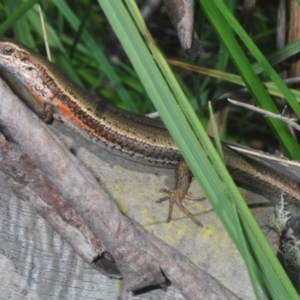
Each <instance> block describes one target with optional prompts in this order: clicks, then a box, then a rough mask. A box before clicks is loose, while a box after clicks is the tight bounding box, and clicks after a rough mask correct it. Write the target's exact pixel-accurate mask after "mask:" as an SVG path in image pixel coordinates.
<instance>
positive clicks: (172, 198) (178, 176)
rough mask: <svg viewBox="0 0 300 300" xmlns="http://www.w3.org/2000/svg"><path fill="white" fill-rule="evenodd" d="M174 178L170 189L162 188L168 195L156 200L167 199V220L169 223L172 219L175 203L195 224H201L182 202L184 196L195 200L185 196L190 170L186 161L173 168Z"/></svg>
mask: <svg viewBox="0 0 300 300" xmlns="http://www.w3.org/2000/svg"><path fill="white" fill-rule="evenodd" d="M175 180H176V183H175V187H174V189H172V190H166V189H164V190H163V191H165V192H167V193H168V195H167V196H165V197H162V198H160V199H159V200H157V201H156V202H163V201H166V200H169V213H168V219H167V222H168V223H169V222H170V221H171V219H172V213H173V207H174V203H175V204H176V205H177V206H178V207H179V208H180V209H181V210H182V211H183V212H184V213H185V214H186V215H187V216H188V217H189V218H190V219H192V220H193V221H194V222H195V223H196V224H197V225H199V226H202V223H201V222H200V221H199V220H198V219H197V218H196V217H195V216H194V215H193V214H192V213H190V212H189V211H188V209H187V208H186V207H185V206H184V205H183V204H182V200H183V199H184V198H187V199H190V200H196V199H195V198H192V197H188V196H186V194H187V191H188V188H189V185H190V170H189V168H188V165H187V164H186V162H185V161H183V160H182V161H180V162H179V163H178V165H177V167H176V169H175ZM197 200H199V199H197Z"/></svg>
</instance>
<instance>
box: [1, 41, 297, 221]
mask: <svg viewBox="0 0 300 300" xmlns="http://www.w3.org/2000/svg"><path fill="white" fill-rule="evenodd" d="M0 75H1V77H2V78H3V79H4V80H5V81H6V82H7V83H8V85H9V86H10V87H11V88H12V89H13V90H14V92H15V93H16V94H17V95H18V96H19V97H20V98H21V99H22V100H23V101H24V102H25V104H27V106H29V108H31V109H32V110H33V111H34V112H35V113H37V114H40V116H41V118H42V120H44V121H45V122H46V123H51V121H52V119H53V118H54V119H57V120H59V121H61V122H63V123H64V124H66V125H67V126H69V127H70V128H72V129H73V130H75V131H77V132H79V133H80V134H82V135H83V136H84V137H86V138H88V139H90V140H92V141H93V142H95V143H97V144H99V145H100V146H101V147H104V148H106V149H109V150H110V151H113V152H114V153H115V154H117V155H120V156H123V157H125V158H127V159H129V160H134V161H137V162H139V163H142V164H150V165H155V166H162V167H166V168H174V169H175V179H176V182H175V186H174V188H173V189H172V190H170V191H169V193H168V195H167V196H165V197H163V198H161V199H159V200H158V202H161V201H165V200H169V212H168V218H167V222H169V221H170V220H171V218H172V212H173V206H174V204H176V205H177V206H178V207H179V208H180V209H181V210H182V211H183V212H184V213H185V214H186V215H187V216H188V217H190V218H191V219H192V220H193V221H194V222H195V223H196V224H197V225H199V226H201V225H202V224H201V222H200V221H199V220H198V219H197V218H196V217H195V216H194V215H193V214H192V213H191V212H190V211H188V209H187V208H186V207H185V206H184V205H183V204H182V200H183V199H184V198H185V196H186V194H187V191H188V188H189V184H190V171H189V168H188V166H187V164H186V163H185V161H184V159H183V157H182V155H181V153H180V151H179V149H178V148H177V146H176V145H175V143H174V142H173V140H172V138H171V136H170V135H169V133H168V131H167V129H166V128H165V126H164V125H163V123H162V122H161V121H160V120H153V119H150V118H147V117H145V116H142V115H138V114H135V113H132V112H128V111H125V110H123V109H121V108H118V107H116V106H114V105H112V104H110V103H109V102H108V101H106V100H105V99H103V98H102V97H100V96H98V95H96V94H93V93H91V92H88V91H86V90H85V89H83V88H82V87H80V86H79V85H77V84H75V83H74V82H72V81H71V80H70V79H68V78H67V77H66V76H65V75H64V74H63V73H62V72H61V71H60V70H59V69H58V68H57V67H56V66H55V65H54V64H53V63H51V62H50V61H48V60H47V59H46V58H44V57H43V56H41V55H40V54H38V53H37V52H35V51H33V50H32V49H30V48H28V47H26V46H25V45H22V44H20V43H18V42H16V41H13V40H9V39H1V40H0ZM222 150H223V153H224V158H225V163H226V166H227V169H228V171H229V172H230V174H231V176H232V177H233V179H234V180H235V181H236V182H237V184H239V185H242V186H244V187H246V188H250V189H251V190H254V191H256V192H258V193H259V194H262V195H264V196H267V198H269V197H278V198H279V197H280V195H281V194H282V192H285V198H286V200H287V201H291V202H293V203H295V204H297V205H299V204H300V185H299V183H298V182H296V181H294V180H292V179H290V178H288V177H287V176H285V175H283V174H281V173H280V172H277V171H274V170H272V169H270V168H268V167H267V166H264V165H262V164H260V163H258V162H256V161H254V160H253V161H249V160H248V159H246V158H245V157H244V156H243V155H240V154H239V153H237V152H236V151H234V150H232V149H230V148H229V147H228V146H227V145H226V144H225V143H222Z"/></svg>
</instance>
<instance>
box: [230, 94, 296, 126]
mask: <svg viewBox="0 0 300 300" xmlns="http://www.w3.org/2000/svg"><path fill="white" fill-rule="evenodd" d="M228 101H229V102H230V103H232V104H234V105H237V106H242V107H245V108H247V109H250V110H253V111H255V112H258V113H260V114H262V115H265V116H266V117H271V118H275V119H279V120H281V121H283V122H285V123H287V124H288V125H290V126H292V127H293V128H295V129H296V130H299V131H300V126H299V125H298V124H296V123H295V121H296V120H295V119H291V118H287V117H284V116H282V115H277V114H274V113H272V112H269V111H267V110H264V109H262V108H259V107H255V106H253V105H250V104H246V103H242V102H238V101H235V100H232V99H229V98H228Z"/></svg>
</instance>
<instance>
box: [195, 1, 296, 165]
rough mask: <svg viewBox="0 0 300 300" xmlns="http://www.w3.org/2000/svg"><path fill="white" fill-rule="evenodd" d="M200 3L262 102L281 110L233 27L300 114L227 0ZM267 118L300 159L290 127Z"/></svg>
mask: <svg viewBox="0 0 300 300" xmlns="http://www.w3.org/2000/svg"><path fill="white" fill-rule="evenodd" d="M200 4H201V6H202V8H203V10H204V12H205V13H206V16H207V17H208V19H209V20H210V22H211V23H212V24H213V26H214V27H215V29H216V32H217V33H218V35H219V36H220V38H221V39H222V41H223V43H224V44H225V46H226V48H227V51H228V52H229V53H230V56H231V59H232V60H233V62H234V63H235V66H236V68H237V70H238V71H239V73H240V75H241V76H242V78H243V80H244V82H245V84H246V86H247V88H248V89H249V91H250V92H251V94H252V95H253V97H254V98H255V99H256V100H257V101H258V102H259V104H260V106H261V107H262V108H263V109H265V110H268V111H271V112H273V113H276V114H279V111H278V109H277V107H276V106H275V104H274V103H273V101H272V99H271V98H270V96H269V94H268V93H267V91H266V90H265V88H264V87H263V85H262V83H261V82H260V80H259V78H258V77H257V75H256V74H255V73H254V71H253V69H252V67H251V65H250V63H249V61H248V59H247V58H246V56H245V54H244V51H243V50H242V49H241V47H240V46H239V44H238V43H237V40H236V38H235V36H234V35H233V33H232V30H234V31H235V32H236V33H237V34H238V35H239V37H240V38H241V39H242V40H243V42H244V43H245V45H246V46H247V47H248V48H250V51H251V53H252V54H253V56H254V57H255V58H256V59H257V60H258V61H259V63H260V64H261V65H262V66H263V67H264V70H265V72H266V73H267V74H268V76H269V77H270V79H271V80H272V81H273V82H274V83H275V84H276V85H277V86H278V88H279V89H280V91H281V92H282V93H283V95H284V96H285V98H286V99H287V101H288V103H289V104H290V105H291V107H292V108H293V110H294V111H295V113H296V114H297V115H298V114H299V116H300V107H299V105H298V103H297V101H296V100H295V98H294V96H293V94H292V93H291V92H290V91H289V89H288V88H287V87H286V85H285V84H284V83H283V82H282V80H281V79H280V77H279V76H278V74H277V73H276V72H275V71H274V70H273V68H272V67H271V66H270V64H269V63H268V62H267V60H266V59H265V58H264V56H263V55H262V54H261V53H260V51H259V50H258V49H257V47H256V46H255V44H254V43H253V42H252V40H251V38H249V36H248V35H247V34H246V33H245V32H244V30H243V29H242V28H241V26H240V25H239V23H238V22H237V21H236V20H235V18H234V17H233V16H232V14H231V13H230V12H229V11H228V9H227V7H226V6H225V5H224V3H223V2H222V1H220V0H214V1H210V0H203V1H200ZM228 25H230V26H228ZM268 122H269V124H270V125H271V127H272V129H273V131H274V133H275V134H276V135H277V137H278V139H279V141H280V143H281V145H282V146H283V147H284V149H285V150H286V151H287V153H288V154H289V155H290V156H291V157H292V158H294V159H300V147H299V145H298V144H297V142H296V141H295V139H294V138H293V136H292V134H291V133H290V131H289V130H288V127H287V126H286V125H285V124H284V123H282V122H278V120H275V119H268Z"/></svg>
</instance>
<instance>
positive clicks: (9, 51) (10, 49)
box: [3, 46, 15, 55]
mask: <svg viewBox="0 0 300 300" xmlns="http://www.w3.org/2000/svg"><path fill="white" fill-rule="evenodd" d="M14 51H15V49H14V48H12V47H9V46H8V47H5V48H4V49H3V54H6V55H11V54H12V53H13V52H14Z"/></svg>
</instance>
